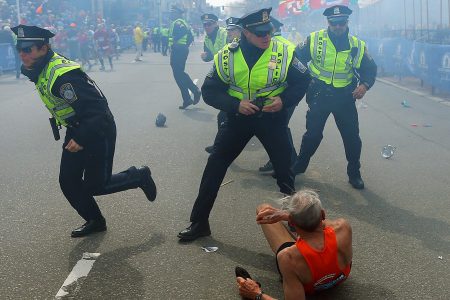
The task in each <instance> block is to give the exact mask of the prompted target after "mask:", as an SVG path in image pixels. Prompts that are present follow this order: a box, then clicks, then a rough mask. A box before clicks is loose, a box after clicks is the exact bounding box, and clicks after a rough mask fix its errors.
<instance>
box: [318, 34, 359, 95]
mask: <svg viewBox="0 0 450 300" xmlns="http://www.w3.org/2000/svg"><path fill="white" fill-rule="evenodd" d="M348 39H349V42H350V49H348V50H345V51H340V52H336V48H335V47H334V45H333V43H332V41H331V40H330V38H329V37H328V33H327V30H325V29H323V30H320V31H316V32H313V33H311V40H310V52H311V63H310V64H309V71H310V72H311V76H313V77H315V78H317V79H319V80H322V81H323V82H325V83H326V84H333V86H334V87H336V88H342V87H346V86H347V85H349V84H350V83H352V80H353V76H354V74H353V68H357V69H358V68H359V67H360V66H361V61H362V58H363V56H364V51H365V45H366V43H365V42H364V41H361V40H360V39H358V38H356V37H355V36H352V35H349V36H348ZM352 48H357V49H358V51H357V52H356V55H355V57H354V58H352V55H351V49H352Z"/></svg>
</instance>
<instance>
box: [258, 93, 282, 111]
mask: <svg viewBox="0 0 450 300" xmlns="http://www.w3.org/2000/svg"><path fill="white" fill-rule="evenodd" d="M269 99H270V100H272V104H269V105H264V107H263V109H262V111H263V112H277V111H280V110H281V109H283V102H282V101H281V98H280V97H278V96H275V97H269Z"/></svg>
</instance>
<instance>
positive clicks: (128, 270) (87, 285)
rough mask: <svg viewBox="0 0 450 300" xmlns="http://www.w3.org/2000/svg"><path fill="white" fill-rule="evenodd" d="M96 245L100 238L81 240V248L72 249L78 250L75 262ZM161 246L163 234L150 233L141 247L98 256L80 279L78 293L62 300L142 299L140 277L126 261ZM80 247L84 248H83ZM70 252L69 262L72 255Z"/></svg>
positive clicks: (143, 294) (141, 278) (143, 291)
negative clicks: (80, 283)
mask: <svg viewBox="0 0 450 300" xmlns="http://www.w3.org/2000/svg"><path fill="white" fill-rule="evenodd" d="M100 242H101V239H100V240H99V241H95V240H94V239H85V240H84V241H82V242H81V243H80V244H81V245H77V247H76V248H77V250H76V251H79V253H78V254H77V255H78V259H80V258H81V255H82V252H88V251H93V252H94V251H95V249H96V247H98V246H99V244H100ZM164 243H165V237H164V235H162V234H153V235H152V236H151V238H150V239H149V240H147V241H145V242H144V243H142V244H139V245H134V246H129V247H124V248H120V249H116V250H114V251H111V252H106V253H102V254H101V255H100V257H99V258H98V259H97V261H96V262H95V264H94V267H93V268H92V271H91V272H90V273H89V276H88V277H87V278H85V279H84V282H83V283H82V286H81V288H80V290H79V291H76V292H75V293H74V294H70V296H69V297H65V298H64V299H99V298H101V299H144V297H145V287H144V276H143V275H142V274H141V273H140V272H139V270H137V269H136V268H135V267H133V266H132V265H131V264H130V263H129V262H128V259H130V258H131V257H133V256H136V255H139V254H141V253H144V252H148V251H150V250H151V249H152V248H154V247H157V246H159V245H161V244H164ZM82 246H85V247H86V248H84V249H83V248H82ZM94 247H95V248H94ZM90 249H92V250H90ZM72 252H74V251H72ZM72 252H71V257H70V259H72V256H75V254H72ZM72 266H73V264H72ZM100 295H101V296H100Z"/></svg>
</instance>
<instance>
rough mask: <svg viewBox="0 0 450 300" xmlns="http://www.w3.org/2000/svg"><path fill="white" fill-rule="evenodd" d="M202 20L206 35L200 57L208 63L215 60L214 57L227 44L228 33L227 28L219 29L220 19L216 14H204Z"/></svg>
mask: <svg viewBox="0 0 450 300" xmlns="http://www.w3.org/2000/svg"><path fill="white" fill-rule="evenodd" d="M200 18H201V20H202V23H203V28H204V29H205V33H206V36H205V41H204V43H203V52H202V53H201V54H200V57H201V59H202V60H203V61H205V62H208V61H211V60H213V58H214V55H215V54H216V53H217V52H219V50H220V49H222V48H223V47H224V46H225V44H226V43H227V31H226V29H225V28H223V27H219V25H218V24H217V21H218V20H219V18H218V17H217V16H216V15H215V14H203V15H202V16H201V17H200Z"/></svg>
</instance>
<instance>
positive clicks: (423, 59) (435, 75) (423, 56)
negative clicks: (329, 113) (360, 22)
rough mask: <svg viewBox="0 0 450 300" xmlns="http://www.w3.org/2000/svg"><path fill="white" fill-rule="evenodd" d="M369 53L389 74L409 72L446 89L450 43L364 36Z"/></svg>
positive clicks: (449, 83)
mask: <svg viewBox="0 0 450 300" xmlns="http://www.w3.org/2000/svg"><path fill="white" fill-rule="evenodd" d="M364 40H365V41H366V42H367V47H368V49H369V53H370V55H371V56H372V57H373V58H374V60H375V62H376V63H377V65H378V67H379V68H380V69H382V70H384V72H386V73H387V74H389V75H395V76H399V77H404V76H413V77H416V78H419V79H421V80H423V81H424V82H425V83H426V84H429V85H431V86H433V87H436V88H438V89H440V90H443V91H447V92H450V45H438V44H428V43H420V42H415V41H411V40H407V39H404V38H384V39H377V38H367V39H364Z"/></svg>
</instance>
